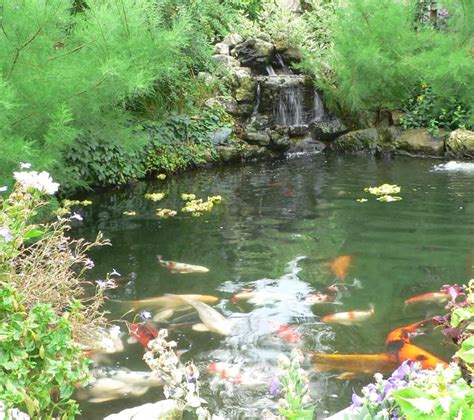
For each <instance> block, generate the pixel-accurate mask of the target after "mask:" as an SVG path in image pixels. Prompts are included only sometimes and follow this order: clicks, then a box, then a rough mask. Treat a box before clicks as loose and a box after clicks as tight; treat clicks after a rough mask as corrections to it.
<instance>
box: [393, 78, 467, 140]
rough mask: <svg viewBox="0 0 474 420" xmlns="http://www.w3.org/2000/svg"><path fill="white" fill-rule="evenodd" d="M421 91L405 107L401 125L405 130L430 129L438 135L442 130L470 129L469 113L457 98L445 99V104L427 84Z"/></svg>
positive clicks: (422, 86)
mask: <svg viewBox="0 0 474 420" xmlns="http://www.w3.org/2000/svg"><path fill="white" fill-rule="evenodd" d="M420 86H421V87H420V89H419V91H418V92H416V94H415V95H414V96H413V97H412V98H410V99H409V100H408V101H407V102H406V103H405V104H404V106H403V110H404V111H405V115H404V116H403V117H402V118H401V123H402V125H403V127H405V128H417V127H429V128H430V130H431V131H432V133H433V134H435V135H436V134H438V133H439V130H440V129H441V128H444V129H446V130H455V129H457V128H463V129H470V128H471V125H470V124H469V112H468V111H467V109H466V107H465V106H464V105H463V104H461V103H460V102H459V101H458V100H456V98H452V97H448V98H444V100H445V104H444V105H442V104H440V101H439V100H438V98H437V97H436V95H434V94H433V92H432V89H431V87H430V86H428V85H427V84H426V83H421V85H420Z"/></svg>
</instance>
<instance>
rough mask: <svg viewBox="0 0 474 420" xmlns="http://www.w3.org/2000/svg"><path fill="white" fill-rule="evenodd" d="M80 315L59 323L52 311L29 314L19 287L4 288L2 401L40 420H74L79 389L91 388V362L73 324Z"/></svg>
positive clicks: (0, 297) (0, 302)
mask: <svg viewBox="0 0 474 420" xmlns="http://www.w3.org/2000/svg"><path fill="white" fill-rule="evenodd" d="M79 310H80V305H75V309H73V311H72V312H71V313H68V312H65V313H64V314H63V316H61V317H58V316H57V315H56V313H55V312H54V310H53V309H52V308H51V306H50V305H47V304H37V305H35V306H34V307H33V308H31V310H30V311H27V310H25V307H24V306H23V298H22V297H21V296H20V295H19V294H18V293H17V292H16V290H15V288H14V287H13V285H11V284H8V283H0V337H1V340H2V345H1V346H0V362H1V367H0V401H3V402H4V403H5V404H6V406H7V408H13V407H16V408H19V409H21V410H23V411H25V412H27V413H28V414H29V415H30V416H31V417H35V418H46V419H48V418H53V417H58V416H59V417H61V418H74V415H76V414H78V413H79V409H78V405H77V403H76V402H75V401H74V400H72V399H71V396H72V393H73V391H74V384H76V383H82V384H86V382H87V381H86V378H87V373H88V365H89V360H88V359H87V358H84V357H83V356H82V355H81V350H80V347H79V346H78V345H77V344H75V343H74V341H73V337H72V324H71V322H70V321H69V319H68V318H69V317H70V316H71V317H74V316H76V315H77V313H78V311H79Z"/></svg>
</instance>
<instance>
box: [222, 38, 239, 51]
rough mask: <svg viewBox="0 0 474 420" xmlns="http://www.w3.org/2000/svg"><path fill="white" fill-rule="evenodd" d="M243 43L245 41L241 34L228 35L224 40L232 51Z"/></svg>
mask: <svg viewBox="0 0 474 420" xmlns="http://www.w3.org/2000/svg"><path fill="white" fill-rule="evenodd" d="M242 42H244V39H243V38H242V37H241V36H240V35H239V34H227V35H226V36H225V37H224V39H223V40H222V43H223V44H227V45H228V46H229V48H230V49H232V48H234V47H235V46H236V45H237V44H240V43H242Z"/></svg>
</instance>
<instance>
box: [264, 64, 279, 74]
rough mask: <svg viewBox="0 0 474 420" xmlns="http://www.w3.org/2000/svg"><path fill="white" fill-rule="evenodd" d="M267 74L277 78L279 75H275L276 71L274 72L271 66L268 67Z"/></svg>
mask: <svg viewBox="0 0 474 420" xmlns="http://www.w3.org/2000/svg"><path fill="white" fill-rule="evenodd" d="M266 70H267V73H268V75H269V76H276V75H277V74H276V73H275V70H273V67H272V66H271V65H270V64H269V65H268V66H267V67H266Z"/></svg>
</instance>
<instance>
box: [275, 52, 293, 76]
mask: <svg viewBox="0 0 474 420" xmlns="http://www.w3.org/2000/svg"><path fill="white" fill-rule="evenodd" d="M275 58H276V60H277V61H278V64H279V65H280V67H281V68H282V69H283V70H284V72H285V74H293V72H292V71H291V69H290V68H289V67H288V66H287V65H286V64H285V62H284V61H283V57H282V56H281V54H280V53H277V54H275Z"/></svg>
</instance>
